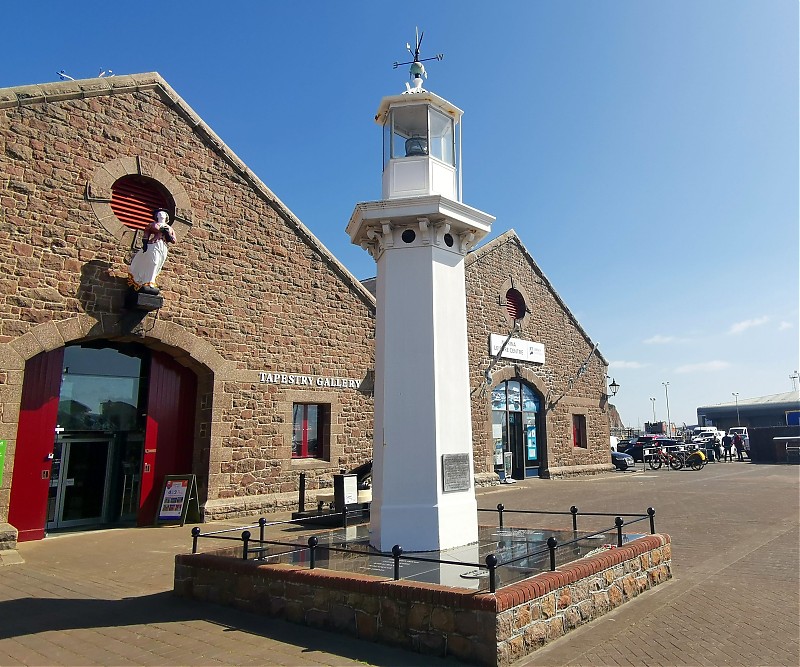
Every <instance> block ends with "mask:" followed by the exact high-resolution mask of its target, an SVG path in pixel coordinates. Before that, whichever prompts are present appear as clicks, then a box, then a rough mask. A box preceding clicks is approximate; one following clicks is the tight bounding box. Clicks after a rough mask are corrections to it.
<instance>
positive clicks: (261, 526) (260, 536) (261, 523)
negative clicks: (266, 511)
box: [258, 516, 267, 560]
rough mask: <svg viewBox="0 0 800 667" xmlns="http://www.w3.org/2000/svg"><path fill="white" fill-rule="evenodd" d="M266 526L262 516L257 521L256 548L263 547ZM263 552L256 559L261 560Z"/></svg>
mask: <svg viewBox="0 0 800 667" xmlns="http://www.w3.org/2000/svg"><path fill="white" fill-rule="evenodd" d="M266 526H267V520H266V518H264V517H263V516H262V517H261V518H260V519H259V520H258V546H260V547H263V546H264V529H265V528H266ZM262 555H263V552H261V554H259V556H258V558H259V560H260V559H261V557H262Z"/></svg>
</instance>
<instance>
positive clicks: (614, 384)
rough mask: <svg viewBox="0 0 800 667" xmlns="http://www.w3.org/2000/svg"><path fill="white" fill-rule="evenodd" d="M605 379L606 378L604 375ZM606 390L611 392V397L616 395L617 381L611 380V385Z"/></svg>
mask: <svg viewBox="0 0 800 667" xmlns="http://www.w3.org/2000/svg"><path fill="white" fill-rule="evenodd" d="M606 377H608V376H607V375H606ZM608 389H609V391H610V392H611V395H612V396H616V395H617V392H618V391H619V385H618V384H617V381H616V380H615V379H614V378H611V384H610V385H608Z"/></svg>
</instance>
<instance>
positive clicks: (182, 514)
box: [155, 475, 200, 526]
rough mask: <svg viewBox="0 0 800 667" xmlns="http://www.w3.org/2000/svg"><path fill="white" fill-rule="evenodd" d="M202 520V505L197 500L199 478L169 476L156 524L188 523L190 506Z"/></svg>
mask: <svg viewBox="0 0 800 667" xmlns="http://www.w3.org/2000/svg"><path fill="white" fill-rule="evenodd" d="M190 504H192V510H193V514H195V518H196V520H197V521H199V520H200V505H199V503H198V500H197V478H196V477H195V476H194V475H167V476H166V477H165V478H164V488H163V489H162V491H161V496H160V501H159V503H158V514H156V520H155V523H157V524H158V523H180V524H181V526H182V525H183V524H184V523H186V517H187V514H188V512H189V506H190Z"/></svg>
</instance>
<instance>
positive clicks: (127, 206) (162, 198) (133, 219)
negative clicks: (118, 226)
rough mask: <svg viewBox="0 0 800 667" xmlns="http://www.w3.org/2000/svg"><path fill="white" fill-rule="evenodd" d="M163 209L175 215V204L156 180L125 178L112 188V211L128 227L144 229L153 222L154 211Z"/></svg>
mask: <svg viewBox="0 0 800 667" xmlns="http://www.w3.org/2000/svg"><path fill="white" fill-rule="evenodd" d="M157 208H163V209H166V210H167V211H169V215H170V219H171V218H173V217H174V215H175V204H174V203H173V201H172V198H171V197H170V196H169V194H167V192H166V191H165V190H164V187H163V186H162V185H161V184H160V183H159V182H158V181H156V180H153V179H152V178H147V177H146V176H123V177H122V178H120V179H118V180H117V181H116V182H115V183H114V185H112V186H111V210H112V211H114V215H116V216H117V219H118V220H119V221H120V222H121V223H122V224H123V225H125V226H126V227H131V228H132V229H144V228H145V227H147V225H149V224H150V223H151V222H152V221H153V211H155V210H156V209H157Z"/></svg>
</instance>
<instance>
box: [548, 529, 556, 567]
mask: <svg viewBox="0 0 800 667" xmlns="http://www.w3.org/2000/svg"><path fill="white" fill-rule="evenodd" d="M557 546H558V540H557V539H556V538H555V537H548V538H547V548H548V549H550V571H551V572H555V569H556V547H557Z"/></svg>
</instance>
